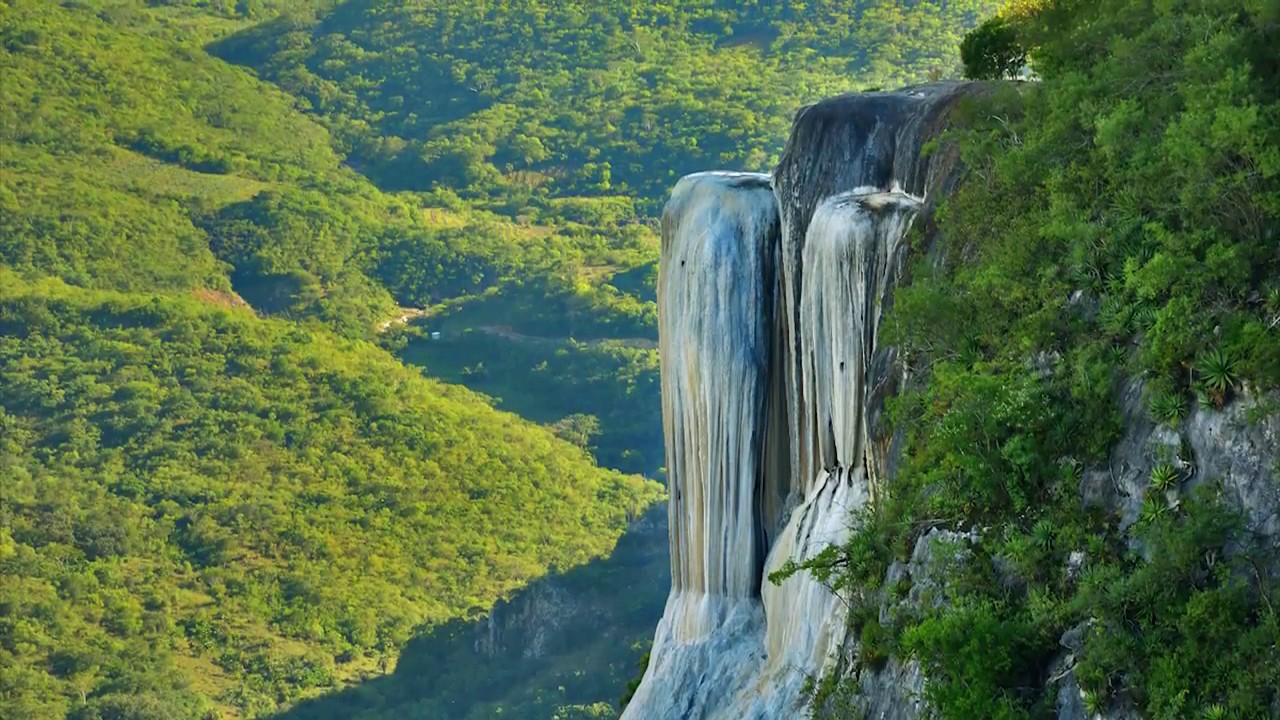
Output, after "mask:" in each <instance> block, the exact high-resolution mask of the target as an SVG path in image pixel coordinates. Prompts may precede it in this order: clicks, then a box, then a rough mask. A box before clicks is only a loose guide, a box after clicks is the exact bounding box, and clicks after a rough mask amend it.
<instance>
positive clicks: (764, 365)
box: [624, 85, 972, 720]
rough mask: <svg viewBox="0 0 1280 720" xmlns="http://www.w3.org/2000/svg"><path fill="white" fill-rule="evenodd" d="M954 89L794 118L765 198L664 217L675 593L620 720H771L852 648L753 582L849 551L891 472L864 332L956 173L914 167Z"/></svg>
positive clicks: (872, 346)
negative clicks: (840, 549)
mask: <svg viewBox="0 0 1280 720" xmlns="http://www.w3.org/2000/svg"><path fill="white" fill-rule="evenodd" d="M967 87H972V86H964V85H934V86H925V87H921V88H914V89H909V90H904V91H899V92H896V93H875V94H865V95H856V96H846V97H841V98H836V99H834V100H829V101H826V102H823V103H819V104H817V105H814V106H812V107H809V108H806V109H804V110H802V111H801V112H800V113H799V115H798V116H797V118H796V123H795V125H794V127H793V129H792V135H791V138H790V140H789V141H788V144H787V149H786V151H785V152H784V153H783V157H782V160H781V163H780V164H779V166H778V169H777V171H776V172H775V173H774V175H773V176H772V177H770V176H766V175H756V174H744V173H701V174H698V175H692V176H689V177H687V178H685V179H683V180H681V181H680V183H679V184H678V185H677V186H676V188H675V190H674V191H673V192H672V197H671V201H670V202H669V203H668V204H667V208H666V211H665V213H664V215H663V238H662V265H661V270H660V275H659V285H658V302H659V314H660V320H659V334H660V345H661V354H662V393H663V420H664V431H665V433H666V441H667V469H668V477H669V478H670V495H671V505H670V517H671V562H672V591H671V595H670V597H669V599H668V601H667V608H666V613H665V615H664V616H663V619H662V622H661V623H660V625H659V627H658V630H657V633H656V635H655V638H654V645H653V650H652V653H651V658H650V664H649V669H648V671H647V672H646V674H645V678H644V680H643V682H642V683H641V686H640V688H639V689H638V690H637V692H636V695H635V697H634V698H633V700H632V702H631V704H630V705H629V706H628V708H627V711H626V713H624V718H627V719H628V720H655V719H661V720H668V719H669V720H695V719H702V718H708V719H710V718H725V719H726V720H766V719H767V720H772V719H774V718H792V717H796V716H797V715H798V714H799V713H800V712H802V707H803V704H804V702H805V698H804V697H803V694H802V687H803V685H804V681H805V679H806V678H807V677H811V676H815V675H818V674H820V673H821V671H822V670H823V668H824V667H825V666H826V665H827V664H828V663H829V661H830V659H831V658H832V656H833V655H834V654H835V653H836V652H837V651H839V650H840V648H841V647H842V646H843V644H844V643H845V641H846V638H845V617H844V614H843V605H842V604H841V603H840V601H839V600H838V599H837V598H836V597H834V596H833V595H832V594H831V593H830V592H829V591H828V590H827V589H826V588H825V587H823V586H821V585H820V584H818V583H816V582H814V581H813V580H812V579H811V578H810V577H808V576H807V575H805V574H803V573H802V574H798V575H795V576H793V577H791V578H790V579H788V580H786V581H785V582H783V583H782V584H781V585H778V586H774V585H772V584H771V583H769V581H768V580H767V579H766V578H767V575H768V574H769V573H770V572H772V571H774V570H776V569H778V568H780V567H782V566H783V564H784V563H786V562H787V561H788V560H796V561H802V560H804V559H805V558H807V557H811V556H812V555H813V554H815V553H817V552H819V551H821V550H822V549H823V548H825V547H826V546H827V545H829V544H831V543H838V542H840V541H842V540H843V539H845V538H846V537H847V534H848V531H849V523H850V521H851V518H852V517H853V514H854V512H855V511H856V510H857V509H858V508H861V507H863V506H865V505H866V504H867V503H868V502H869V501H870V498H871V497H872V496H873V490H874V486H875V484H876V483H877V482H883V481H884V477H883V475H885V474H886V472H885V468H887V467H888V466H889V465H890V462H889V460H890V459H889V458H888V452H887V448H888V447H889V443H888V442H887V441H886V439H885V438H884V437H883V429H882V428H880V427H879V425H878V417H879V413H880V411H881V410H882V408H883V402H884V399H885V396H886V394H887V393H889V392H892V389H893V386H894V381H893V379H892V377H891V369H892V366H893V363H892V352H891V350H890V349H887V348H882V347H880V346H879V344H878V340H877V337H878V329H879V325H880V318H881V316H882V315H883V313H884V311H885V308H886V306H887V305H888V304H889V303H890V301H891V297H892V291H893V288H894V286H895V284H896V283H897V281H898V278H899V277H900V275H901V273H902V271H903V268H904V266H905V256H906V247H907V243H906V242H905V238H906V235H907V232H908V230H909V229H910V228H911V226H912V224H913V222H914V221H915V219H916V217H917V216H918V215H920V214H921V213H927V211H928V205H929V197H930V194H931V193H933V192H936V191H939V190H942V191H945V190H946V189H947V184H948V183H949V182H950V178H951V177H952V175H953V174H954V173H953V172H952V169H951V163H950V162H949V161H948V160H947V159H946V157H945V155H944V156H941V157H942V158H943V159H942V160H937V159H934V158H931V157H924V156H923V153H922V148H923V146H924V143H925V142H927V141H928V140H929V139H931V138H932V137H934V136H935V135H936V134H937V132H938V130H939V128H940V126H941V124H942V121H943V119H944V118H945V113H946V110H947V108H949V107H950V106H951V105H952V104H953V102H954V100H955V99H956V98H958V97H960V96H961V95H962V94H963V91H964V89H965V88H967Z"/></svg>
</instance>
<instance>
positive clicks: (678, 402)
mask: <svg viewBox="0 0 1280 720" xmlns="http://www.w3.org/2000/svg"><path fill="white" fill-rule="evenodd" d="M779 237H780V236H779V224H778V211H777V204H776V201H775V198H774V194H773V190H772V188H771V186H770V183H769V177H768V176H767V175H759V174H746V173H700V174H697V175H691V176H689V177H686V178H684V179H683V180H681V181H680V182H679V184H677V185H676V187H675V189H674V190H673V191H672V194H671V200H670V202H668V204H667V207H666V210H665V212H664V213H663V219H662V259H661V265H660V270H659V275H658V308H659V319H658V328H659V331H658V336H659V345H660V351H661V356H662V415H663V430H664V433H665V437H666V449H667V476H668V481H669V488H668V490H669V493H670V518H671V568H672V573H671V582H672V588H671V595H670V598H669V599H668V601H667V609H666V613H665V614H664V615H663V619H662V622H661V624H660V625H659V627H658V631H657V634H656V636H655V639H654V647H653V651H652V653H651V657H652V661H651V665H650V668H649V671H648V673H647V674H646V676H645V680H644V682H643V684H642V685H641V687H640V688H639V690H637V693H636V696H635V698H634V699H633V700H632V703H631V705H630V706H629V707H628V709H627V713H626V717H628V718H665V717H671V718H676V717H702V716H703V713H705V712H707V711H709V710H710V709H712V708H713V707H714V704H709V703H707V700H708V699H709V698H715V697H726V696H729V695H732V694H734V693H737V692H741V690H742V688H740V687H739V685H740V684H741V683H742V682H743V681H744V680H745V678H743V677H742V674H741V672H740V671H741V668H742V666H743V665H749V664H751V663H752V661H753V660H754V659H755V658H756V657H757V656H758V655H759V654H760V653H759V648H760V645H761V640H762V624H763V613H762V611H761V606H760V600H759V592H760V583H761V571H762V568H763V565H764V555H765V553H766V552H767V547H765V537H764V529H763V527H762V525H761V522H760V520H759V516H758V504H759V503H760V498H759V487H760V485H761V475H762V473H763V471H764V467H765V452H764V445H765V442H766V432H767V413H768V404H769V398H768V394H769V381H770V367H769V366H770V360H771V352H772V349H773V348H772V333H773V307H774V304H775V295H776V282H775V277H774V272H775V263H776V257H777V251H778V239H779ZM735 658H736V662H735ZM692 703H697V704H698V705H699V706H700V709H694V708H692V707H691V704H692Z"/></svg>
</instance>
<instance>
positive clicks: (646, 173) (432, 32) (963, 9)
mask: <svg viewBox="0 0 1280 720" xmlns="http://www.w3.org/2000/svg"><path fill="white" fill-rule="evenodd" d="M997 5H998V2H997V0H951V1H949V2H945V3H938V2H911V3H901V2H897V1H896V0H893V1H891V0H857V1H856V2H847V1H843V0H819V1H818V2H810V3H804V4H797V3H780V4H779V3H750V4H743V3H738V2H726V1H725V0H697V1H696V2H679V3H674V2H666V3H663V2H658V3H655V2H649V1H648V0H608V1H607V2H583V1H581V0H577V1H572V2H541V1H540V0H518V1H517V2H510V3H504V4H502V5H489V4H484V3H474V2H453V1H451V0H411V1H410V2H404V1H403V0H394V1H392V0H358V1H352V2H346V3H342V4H340V5H339V6H338V7H337V8H335V10H334V11H333V12H331V13H319V14H317V13H295V14H291V15H288V16H285V17H282V18H280V19H279V20H276V21H274V22H271V23H266V24H263V25H261V26H259V27H257V28H255V29H254V30H253V31H251V32H247V33H243V34H241V35H238V36H235V37H232V38H229V39H227V40H226V41H223V42H221V43H219V44H218V45H217V46H216V48H215V51H216V52H217V53H218V54H219V55H220V56H222V57H224V58H226V59H228V60H230V61H232V62H237V63H244V64H248V65H250V66H252V67H254V68H257V69H258V70H259V72H260V73H261V74H262V76H263V77H267V78H270V79H271V80H273V81H274V82H276V83H277V84H279V85H280V86H281V87H283V88H285V89H286V90H288V91H289V92H292V93H294V94H295V95H297V96H298V97H300V98H303V99H305V101H306V103H307V105H308V106H309V107H310V108H311V110H312V111H314V112H316V113H317V114H319V115H320V116H321V117H322V118H323V119H324V121H325V123H326V124H327V125H328V126H329V127H330V128H331V129H332V130H333V131H334V133H335V134H336V135H337V136H338V138H340V142H341V143H342V145H343V147H345V148H349V149H350V153H351V154H350V157H351V159H352V161H353V162H354V163H355V164H356V165H357V166H358V167H360V168H361V169H362V171H363V172H365V173H367V174H368V175H369V176H370V177H372V178H374V179H375V180H376V181H377V182H378V183H379V184H380V185H382V186H383V187H387V188H396V189H405V188H407V189H419V190H421V189H429V188H432V187H436V188H439V187H447V188H449V189H450V190H452V191H456V192H458V193H459V194H461V195H462V196H464V197H467V198H473V199H479V200H484V201H485V202H487V203H489V204H491V205H492V206H494V207H496V208H499V209H501V210H503V211H504V212H507V213H509V214H529V213H536V212H538V211H539V210H540V209H541V208H544V207H546V206H547V205H548V203H549V202H550V201H551V200H552V199H554V198H563V197H565V196H567V195H589V196H611V195H630V196H633V197H635V198H637V199H639V200H641V201H642V202H644V203H645V208H646V209H647V210H650V211H653V210H656V209H657V207H658V205H657V203H658V202H660V200H661V199H662V198H663V197H664V196H665V194H666V192H667V190H668V189H669V188H670V187H671V185H672V184H673V183H674V182H675V181H676V180H677V179H678V178H679V177H680V176H682V175H684V174H686V173H689V172H693V171H697V170H705V169H707V168H718V167H724V168H735V169H736V168H741V169H752V170H759V169H765V168H767V167H769V166H771V164H772V163H773V162H774V160H775V159H776V155H777V153H778V152H779V151H780V150H781V147H782V143H783V142H784V140H785V139H786V135H787V128H788V124H789V122H790V120H791V115H792V113H793V112H794V111H795V109H796V108H797V107H799V106H800V105H802V104H804V103H807V102H812V101H813V100H815V99H818V98H821V97H823V96H827V95H832V94H836V93H838V92H843V91H846V90H852V89H857V88H863V87H869V86H889V85H898V84H902V83H906V82H918V81H923V80H925V79H927V78H929V77H938V76H955V75H956V74H958V73H957V71H958V61H957V57H956V47H957V45H958V43H959V40H960V37H961V35H962V34H963V32H964V30H965V29H966V28H968V27H972V26H973V25H974V24H975V23H976V22H977V21H978V20H979V19H980V18H981V17H983V16H985V15H987V14H990V13H991V12H992V11H993V10H994V9H995V7H996V6H997Z"/></svg>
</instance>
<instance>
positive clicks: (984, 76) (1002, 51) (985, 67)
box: [960, 17, 1027, 80]
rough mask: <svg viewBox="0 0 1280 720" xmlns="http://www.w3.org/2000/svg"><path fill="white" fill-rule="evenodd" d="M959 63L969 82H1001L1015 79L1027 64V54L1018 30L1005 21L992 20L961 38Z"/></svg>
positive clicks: (1001, 18) (999, 19)
mask: <svg viewBox="0 0 1280 720" xmlns="http://www.w3.org/2000/svg"><path fill="white" fill-rule="evenodd" d="M960 61H961V62H963V63H964V76H965V77H967V78H969V79H971V80H1002V79H1005V78H1011V77H1015V76H1016V75H1017V74H1018V71H1019V70H1021V69H1022V67H1023V66H1024V65H1026V64H1027V50H1026V48H1024V47H1022V44H1021V43H1020V42H1019V40H1018V31H1017V29H1016V28H1014V27H1013V25H1012V24H1010V22H1009V21H1008V20H1007V19H1006V18H1003V17H994V18H991V19H990V20H987V21H986V22H984V23H982V24H981V25H979V26H978V27H977V28H976V29H974V31H973V32H971V33H969V34H968V35H965V36H964V40H963V41H962V42H961V43H960Z"/></svg>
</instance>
